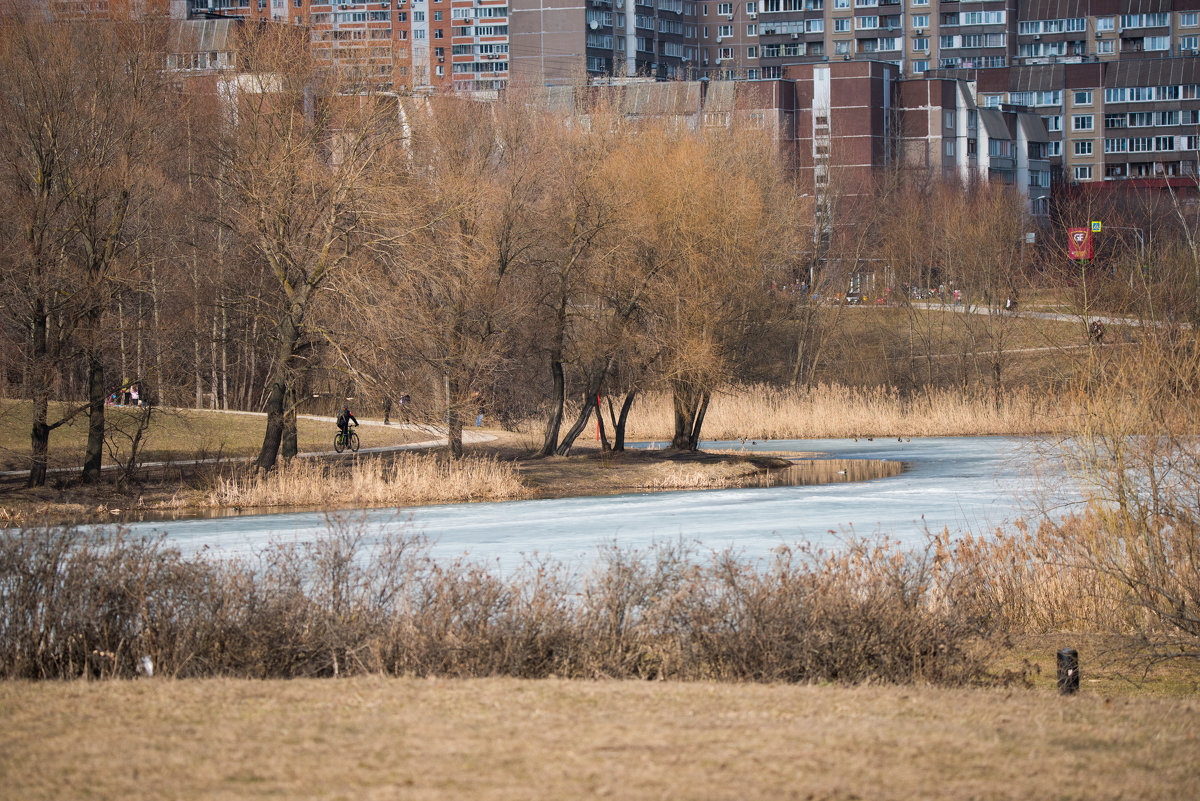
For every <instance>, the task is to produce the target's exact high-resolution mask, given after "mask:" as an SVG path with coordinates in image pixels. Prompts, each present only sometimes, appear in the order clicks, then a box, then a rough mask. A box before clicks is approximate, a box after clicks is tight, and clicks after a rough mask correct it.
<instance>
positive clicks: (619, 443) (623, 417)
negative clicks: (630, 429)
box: [608, 389, 637, 451]
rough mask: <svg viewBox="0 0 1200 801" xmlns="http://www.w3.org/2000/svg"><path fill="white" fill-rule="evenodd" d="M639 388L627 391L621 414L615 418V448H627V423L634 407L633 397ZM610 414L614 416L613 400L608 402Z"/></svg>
mask: <svg viewBox="0 0 1200 801" xmlns="http://www.w3.org/2000/svg"><path fill="white" fill-rule="evenodd" d="M636 397H637V390H636V389H631V390H629V391H628V392H626V393H625V401H624V402H623V403H622V404H621V414H620V415H619V416H618V417H616V418H614V419H613V450H614V451H623V450H625V424H626V423H628V422H629V410H630V409H632V408H633V399H634V398H636ZM608 416H609V417H610V418H611V417H612V416H613V411H612V401H611V400H610V401H609V403H608Z"/></svg>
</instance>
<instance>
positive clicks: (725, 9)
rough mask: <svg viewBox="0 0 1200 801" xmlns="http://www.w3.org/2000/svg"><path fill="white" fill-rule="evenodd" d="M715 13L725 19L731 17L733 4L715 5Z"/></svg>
mask: <svg viewBox="0 0 1200 801" xmlns="http://www.w3.org/2000/svg"><path fill="white" fill-rule="evenodd" d="M717 13H718V14H721V15H723V16H726V17H732V16H733V3H717Z"/></svg>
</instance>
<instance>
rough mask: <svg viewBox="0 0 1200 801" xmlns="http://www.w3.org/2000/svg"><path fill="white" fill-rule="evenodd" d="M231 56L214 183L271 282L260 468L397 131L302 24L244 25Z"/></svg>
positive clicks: (274, 449)
mask: <svg viewBox="0 0 1200 801" xmlns="http://www.w3.org/2000/svg"><path fill="white" fill-rule="evenodd" d="M238 51H239V58H240V59H242V62H243V63H244V64H246V65H248V68H249V72H248V73H246V74H242V75H238V76H237V77H236V78H234V79H233V80H230V81H229V82H227V83H226V84H225V91H226V94H227V97H226V104H227V105H226V113H227V115H228V117H227V120H226V125H225V129H224V132H225V136H224V137H223V140H222V143H221V152H220V164H219V173H218V175H217V176H216V178H217V179H218V181H219V182H220V184H221V187H222V188H223V191H224V192H225V193H226V196H227V198H228V203H227V204H226V205H225V209H226V213H227V215H228V218H227V224H228V225H229V227H230V228H231V229H232V230H233V231H235V232H236V233H237V235H238V236H239V238H240V239H241V241H242V242H244V243H245V245H246V247H247V248H248V249H249V250H250V253H251V254H252V256H253V257H255V258H258V259H261V260H262V262H263V263H264V264H265V265H266V268H267V271H268V274H269V276H270V277H271V285H270V287H269V290H268V291H269V293H270V294H269V296H268V297H267V298H264V300H265V301H267V302H268V303H269V306H268V307H267V308H265V309H264V312H265V313H266V314H267V315H269V325H270V327H271V330H272V333H273V338H274V355H273V361H272V363H271V366H270V376H269V379H268V381H267V393H266V410H267V427H266V432H265V434H264V436H263V444H262V448H261V450H260V452H259V456H258V460H257V466H258V468H259V469H261V470H267V469H270V468H271V467H273V466H274V464H275V461H276V459H277V457H278V455H279V451H280V445H281V443H283V442H284V441H285V438H284V429H285V425H286V420H288V419H292V416H293V415H294V411H295V410H294V406H292V405H289V403H288V397H289V394H290V393H291V392H293V391H294V384H295V381H296V377H297V374H298V371H299V370H300V368H301V362H302V356H303V353H304V352H305V350H306V349H307V348H309V347H311V345H312V344H313V343H312V342H311V341H310V339H309V337H310V335H312V334H313V332H312V331H311V330H310V328H309V320H310V318H311V316H312V315H313V314H314V307H315V306H316V305H317V304H318V303H320V301H321V300H322V295H323V293H325V292H326V291H333V290H336V288H337V284H338V282H339V281H340V280H341V273H342V271H343V270H345V269H346V268H347V267H348V266H349V265H351V264H352V263H353V260H352V257H353V255H354V254H355V251H356V248H357V247H358V246H359V245H360V244H361V239H362V237H363V236H364V235H365V232H366V231H367V230H368V217H367V208H366V206H365V202H364V201H365V199H366V197H367V187H368V186H369V184H370V182H371V180H372V178H373V177H374V171H375V170H376V169H378V168H380V167H381V166H382V165H380V164H379V163H378V162H379V161H380V158H381V153H382V152H383V151H384V150H385V149H386V148H387V147H388V145H389V143H390V142H391V140H392V138H393V137H394V136H395V135H396V130H397V126H396V125H395V107H394V105H393V104H392V103H391V102H389V101H387V100H386V99H384V98H380V97H376V96H374V95H373V94H372V92H371V90H370V84H369V82H367V81H364V80H360V79H359V78H360V76H356V75H353V74H349V73H346V72H343V71H336V72H325V73H321V72H318V71H317V70H316V69H315V68H314V65H313V63H312V58H311V54H310V48H309V46H308V42H307V40H306V38H305V35H304V31H303V30H302V29H298V28H293V27H291V26H285V25H269V26H263V27H253V28H252V27H247V28H246V29H245V30H244V32H243V37H242V39H241V41H240V44H239V48H238ZM290 441H292V442H294V439H291V440H290ZM285 455H287V454H286V453H285Z"/></svg>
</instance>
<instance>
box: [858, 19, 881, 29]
mask: <svg viewBox="0 0 1200 801" xmlns="http://www.w3.org/2000/svg"><path fill="white" fill-rule="evenodd" d="M854 27H855V29H856V30H860V31H865V30H870V29H871V28H878V27H879V17H855V18H854Z"/></svg>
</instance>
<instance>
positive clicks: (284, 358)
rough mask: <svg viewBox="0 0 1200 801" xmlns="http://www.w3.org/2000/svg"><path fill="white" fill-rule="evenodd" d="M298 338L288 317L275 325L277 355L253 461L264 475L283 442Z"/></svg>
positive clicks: (295, 329) (297, 333)
mask: <svg viewBox="0 0 1200 801" xmlns="http://www.w3.org/2000/svg"><path fill="white" fill-rule="evenodd" d="M299 338H300V332H299V329H298V327H297V326H296V324H295V323H294V322H293V321H292V318H290V317H285V318H284V320H283V322H282V323H281V324H280V326H279V352H278V354H277V357H276V360H275V365H274V367H273V368H272V370H271V377H270V379H268V392H267V430H266V433H265V434H264V435H263V444H262V450H260V451H259V453H258V461H257V462H255V465H256V466H257V467H258V469H259V470H262V471H264V472H265V471H267V470H270V469H271V468H272V467H274V466H275V460H276V459H277V458H279V446H280V444H281V443H282V441H283V427H284V419H283V418H284V404H285V403H286V400H287V391H288V385H289V384H290V383H291V372H292V360H293V359H294V358H295V355H296V343H297V342H298V341H299Z"/></svg>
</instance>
